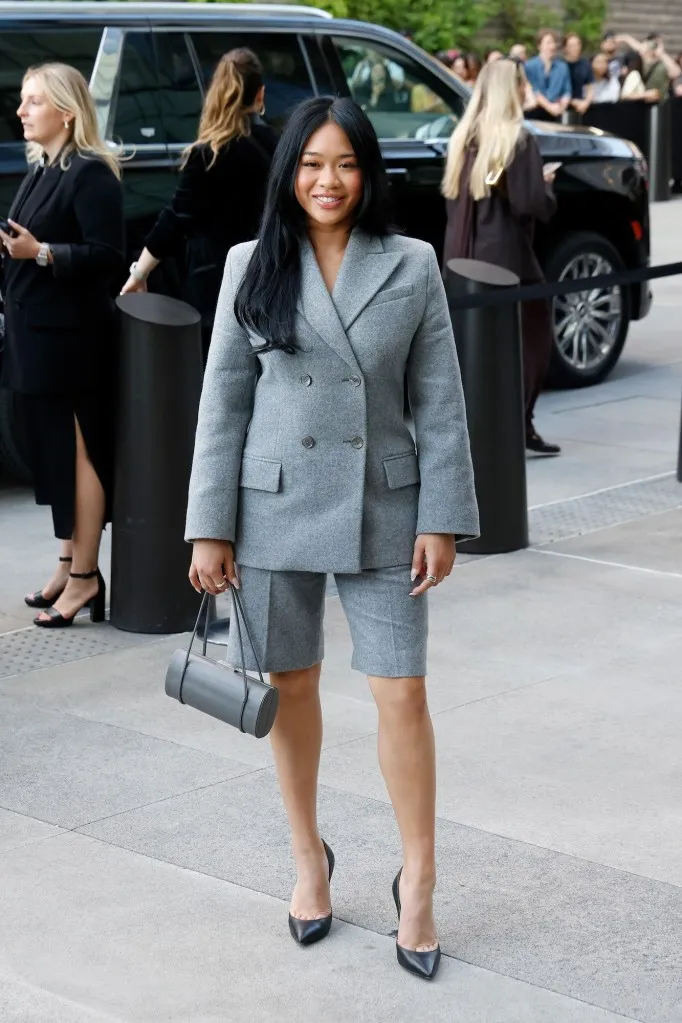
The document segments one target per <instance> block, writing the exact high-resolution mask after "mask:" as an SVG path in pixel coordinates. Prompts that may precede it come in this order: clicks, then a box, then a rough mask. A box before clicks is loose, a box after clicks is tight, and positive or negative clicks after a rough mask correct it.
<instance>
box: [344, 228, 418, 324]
mask: <svg viewBox="0 0 682 1023" xmlns="http://www.w3.org/2000/svg"><path fill="white" fill-rule="evenodd" d="M401 259H402V256H401V255H400V253H399V252H386V251H385V249H384V245H383V242H382V240H381V238H372V237H370V235H368V234H365V232H364V231H361V230H359V228H356V229H355V230H354V231H353V233H352V234H351V236H350V241H349V242H348V248H347V249H346V254H345V256H344V259H343V263H342V264H341V269H340V270H339V276H338V277H337V279H336V284H335V285H334V293H333V297H334V304H335V306H336V308H337V309H338V310H339V315H340V317H341V322H342V326H343V328H344V331H348V330H349V329H350V327H351V326H352V325H353V323H355V321H356V320H357V318H358V316H359V315H360V313H361V312H362V310H363V309H364V308H365V306H367V305H369V303H370V302H371V301H372V299H373V298H374V296H375V295H376V294H377V292H378V291H380V290H381V288H382V287H383V286H384V284H385V283H386V281H387V280H388V278H389V277H390V276H391V274H392V273H393V271H394V270H395V268H396V267H397V266H398V264H399V262H400V260H401Z"/></svg>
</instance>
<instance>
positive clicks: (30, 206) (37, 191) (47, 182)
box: [12, 165, 63, 229]
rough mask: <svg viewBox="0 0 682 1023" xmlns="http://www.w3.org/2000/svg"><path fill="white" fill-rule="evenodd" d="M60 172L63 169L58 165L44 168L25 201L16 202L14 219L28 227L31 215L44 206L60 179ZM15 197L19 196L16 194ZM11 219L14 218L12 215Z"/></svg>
mask: <svg viewBox="0 0 682 1023" xmlns="http://www.w3.org/2000/svg"><path fill="white" fill-rule="evenodd" d="M62 174H63V171H62V169H61V167H59V166H58V165H57V166H54V167H46V168H45V170H44V171H43V173H42V175H41V178H40V181H38V183H37V184H36V185H35V186H34V188H33V189H32V191H31V193H30V195H29V196H28V198H27V199H26V201H25V202H24V203H23V204H22V205H19V204H18V203H17V204H16V206H17V210H18V215H17V218H16V220H17V223H18V224H21V226H22V227H28V228H29V229H30V226H31V221H32V220H33V217H34V216H35V214H36V213H37V212H38V210H39V209H41V207H43V206H45V204H46V202H47V200H48V199H49V197H50V196H51V195H52V193H53V192H54V190H55V188H56V187H57V185H58V184H59V182H60V181H61V178H62ZM20 191H21V189H20ZM17 198H19V197H18V196H17ZM12 219H15V218H14V217H13V218H12Z"/></svg>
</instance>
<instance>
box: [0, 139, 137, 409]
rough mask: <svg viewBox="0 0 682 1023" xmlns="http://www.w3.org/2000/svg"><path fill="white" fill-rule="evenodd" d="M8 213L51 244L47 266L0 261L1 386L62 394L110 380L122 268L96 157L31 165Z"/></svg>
mask: <svg viewBox="0 0 682 1023" xmlns="http://www.w3.org/2000/svg"><path fill="white" fill-rule="evenodd" d="M9 216H10V217H11V219H12V220H14V221H16V223H18V224H20V225H21V226H22V227H26V228H28V230H29V231H30V232H31V234H32V235H34V237H35V238H37V240H38V241H40V242H48V243H49V244H50V247H51V248H52V253H53V259H54V262H53V263H52V265H50V266H46V267H41V266H38V264H37V263H36V262H35V260H32V259H11V258H10V257H9V256H7V255H5V256H4V258H3V284H2V291H3V297H4V303H5V319H6V335H7V336H6V339H5V350H4V354H3V359H2V381H1V382H2V384H3V385H4V386H5V387H9V388H10V389H11V390H13V391H17V392H19V393H23V394H50V393H51V394H66V393H74V392H77V391H88V390H93V389H95V390H96V389H98V388H99V387H100V386H102V384H108V383H110V382H111V381H110V377H111V373H112V370H113V358H114V350H115V346H116V309H115V305H114V299H113V296H114V294H115V290H116V285H117V284H119V283H120V280H121V277H122V274H123V271H124V266H125V261H124V251H125V246H124V222H123V197H122V191H121V185H120V182H119V181H118V180H117V179H116V176H115V174H114V173H113V172H112V170H111V168H110V167H108V166H107V164H106V163H104V161H103V160H100V159H97V158H96V157H93V158H92V159H89V158H85V157H82V156H79V155H77V154H75V155H72V156H71V157H70V163H69V166H68V168H67V169H66V170H62V169H61V168H60V167H59V166H58V165H56V166H52V167H46V168H44V169H43V168H42V167H40V166H38V167H35V168H33V169H32V170H30V171H29V173H28V174H27V175H26V177H25V178H24V180H23V182H22V183H21V185H20V187H19V191H18V192H17V195H16V197H15V200H14V202H13V204H12V208H11V210H10V212H9Z"/></svg>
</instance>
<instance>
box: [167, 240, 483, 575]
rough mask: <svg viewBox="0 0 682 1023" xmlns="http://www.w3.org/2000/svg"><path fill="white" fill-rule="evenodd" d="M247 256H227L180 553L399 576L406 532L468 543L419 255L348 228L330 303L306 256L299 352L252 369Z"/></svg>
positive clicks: (444, 365) (244, 248) (465, 469)
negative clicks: (189, 548)
mask: <svg viewBox="0 0 682 1023" xmlns="http://www.w3.org/2000/svg"><path fill="white" fill-rule="evenodd" d="M255 244H256V243H255V242H247V243H245V244H243V245H236V246H235V247H234V248H232V249H231V250H230V252H229V255H228V257H227V262H226V264H225V274H224V277H223V284H222V289H221V292H220V298H219V300H218V308H217V312H216V320H215V327H214V331H213V338H212V341H211V348H210V352H209V357H208V364H207V366H206V375H205V379H204V386H203V392H202V396H201V404H200V408H199V422H198V426H197V434H196V445H195V451H194V463H193V467H192V475H191V480H190V488H189V504H188V512H187V528H186V538H187V539H188V540H193V539H200V538H203V539H222V540H229V541H232V542H234V543H235V544H236V547H235V553H236V560H237V562H238V563H240V564H242V565H249V566H251V567H253V568H265V569H271V570H273V571H284V570H290V571H306V572H359V571H361V570H363V569H371V568H383V567H389V566H395V565H407V564H409V563H410V562H411V560H412V553H413V548H414V542H415V536H416V534H418V533H454V534H456V535H457V536H458V537H471V536H477V535H478V509H477V505H476V496H475V492H474V478H473V471H472V466H471V455H470V451H469V437H468V433H467V426H466V419H465V411H464V400H463V396H462V386H461V379H460V374H459V365H458V362H457V353H456V349H455V343H454V338H453V334H452V328H451V325H450V317H449V314H448V308H447V303H446V299H445V292H444V288H443V283H442V280H441V274H440V269H439V266H438V261H437V259H436V255H435V252H434V251H433V249H432V248H431V246H430V245H427V244H425V243H424V242H420V241H416V240H415V239H413V238H405V237H402V236H400V235H391V236H388V237H385V238H374V237H369V236H368V235H366V234H365V233H363V232H362V231H360V230H358V229H355V230H354V231H353V233H352V235H351V238H350V241H349V243H348V247H347V249H346V253H345V256H344V259H343V263H342V265H341V269H340V271H339V274H338V277H337V280H336V283H335V286H334V290H333V293H332V294H331V295H330V294H329V291H328V290H327V287H326V285H325V283H324V280H323V278H322V274H321V273H320V269H319V267H318V264H317V260H316V258H315V254H314V252H313V249H312V246H311V245H310V244H309V243H308V242H306V243H305V244H304V245H303V247H302V252H301V261H302V268H301V269H302V273H301V294H300V300H299V309H298V313H299V315H298V317H297V322H296V345H297V351H296V353H295V354H294V355H288V354H287V353H285V352H268V353H267V354H264V355H259V356H256V355H254V353H253V348H254V347H257V346H258V345H260V344H262V343H263V342H262V340H261V339H260V338H258V337H255V336H250V335H249V334H248V333H247V332H246V331H245V330H244V329H243V328H242V327H240V326H239V323H238V322H237V319H236V317H235V315H234V298H235V294H236V290H237V287H238V285H239V282H240V281H241V279H242V277H243V275H244V273H245V271H246V267H247V264H248V261H249V259H250V257H251V254H252V252H253V249H254V246H255ZM259 364H260V366H259ZM406 379H407V385H408V394H409V402H410V408H411V410H412V416H413V419H414V431H415V439H416V450H415V441H414V440H413V438H412V434H411V433H410V430H409V429H408V427H407V425H406V423H405V418H404V389H405V380H406Z"/></svg>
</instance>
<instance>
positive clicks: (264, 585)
mask: <svg viewBox="0 0 682 1023" xmlns="http://www.w3.org/2000/svg"><path fill="white" fill-rule="evenodd" d="M410 568H411V566H410V565H401V566H399V567H398V568H378V569H368V570H366V571H364V572H359V573H357V574H353V575H345V574H341V573H339V574H337V575H335V576H334V578H335V580H336V587H337V589H338V593H339V599H340V600H341V605H342V607H343V610H344V613H345V615H346V619H347V620H348V625H349V626H350V633H351V638H352V640H353V659H352V662H351V666H352V667H353V668H355V670H356V671H362V672H364V673H365V674H367V675H377V676H379V677H382V678H402V677H418V676H421V675H425V674H426V640H427V635H428V604H427V597H426V594H424V595H422V596H420V597H410V596H409V593H410V590H411V589H413V585H414V584H413V583H412V582H411V581H410ZM326 579H327V577H326V575H324V574H323V573H317V572H270V571H268V570H267V569H261V568H249V567H248V566H246V565H243V566H240V568H239V581H240V590H239V592H240V596H241V598H242V604H243V607H244V613H245V614H246V618H247V621H248V624H249V630H250V632H251V636H252V639H253V642H254V644H255V647H256V653H257V654H258V659H259V661H260V666H261V669H262V670H263V671H264V672H266V671H267V672H269V671H277V672H279V671H295V670H297V669H301V668H309V667H310V666H311V665H313V664H317V663H318V662H319V661H321V660H322V658H323V657H324V630H323V624H324V605H325V589H326ZM242 636H243V639H244V657H245V660H246V667H247V669H248V670H249V671H255V669H256V662H255V661H254V659H253V655H252V654H251V649H250V646H249V644H248V642H247V640H246V637H245V636H244V630H243V629H242ZM226 660H227V662H228V663H229V664H231V665H234V666H237V667H238V666H240V665H241V655H240V651H239V643H238V640H237V630H236V628H234V627H232V628H230V634H229V640H228V645H227V654H226Z"/></svg>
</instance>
